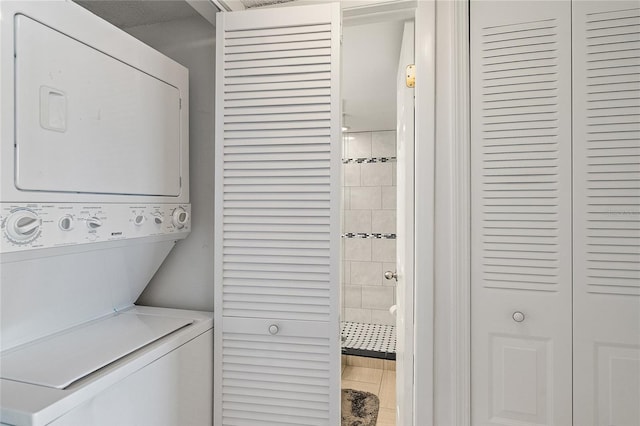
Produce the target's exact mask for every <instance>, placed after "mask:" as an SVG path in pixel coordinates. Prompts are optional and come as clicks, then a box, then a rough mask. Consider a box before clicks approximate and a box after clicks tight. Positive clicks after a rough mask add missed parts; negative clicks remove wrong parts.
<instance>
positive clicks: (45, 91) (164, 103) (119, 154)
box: [15, 15, 186, 196]
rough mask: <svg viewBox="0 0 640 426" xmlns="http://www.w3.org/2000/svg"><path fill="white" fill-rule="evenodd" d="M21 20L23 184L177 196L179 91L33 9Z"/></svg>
mask: <svg viewBox="0 0 640 426" xmlns="http://www.w3.org/2000/svg"><path fill="white" fill-rule="evenodd" d="M15 25H16V27H15V28H16V46H15V49H16V50H15V57H16V59H15V67H16V69H15V71H16V73H15V75H16V82H15V90H16V105H15V108H16V115H15V117H16V118H15V120H16V176H15V179H16V186H17V187H18V188H19V189H21V190H30V191H53V192H79V193H103V194H134V195H159V196H178V195H179V194H180V190H181V188H180V187H181V179H180V174H181V170H180V164H181V163H180V155H181V144H183V143H186V141H182V140H181V134H180V127H181V125H186V123H185V124H182V123H181V122H180V108H181V105H180V104H181V100H180V98H181V94H180V91H179V90H178V89H177V88H176V87H174V86H172V85H170V84H167V83H166V82H164V81H161V80H159V79H157V78H155V77H154V76H152V75H149V74H148V73H145V72H143V71H141V70H139V69H137V68H134V67H132V66H130V65H128V64H126V63H124V62H122V61H120V60H118V59H117V58H113V57H111V56H109V55H107V54H105V53H103V52H101V51H99V50H96V49H94V48H92V47H91V46H89V45H87V44H84V43H82V42H81V41H78V40H76V39H74V38H71V37H69V36H67V35H65V34H63V33H61V32H59V31H57V30H55V29H53V28H50V27H48V26H46V25H43V24H42V23H40V22H37V21H35V20H32V19H31V18H28V17H26V16H23V15H17V16H16V18H15Z"/></svg>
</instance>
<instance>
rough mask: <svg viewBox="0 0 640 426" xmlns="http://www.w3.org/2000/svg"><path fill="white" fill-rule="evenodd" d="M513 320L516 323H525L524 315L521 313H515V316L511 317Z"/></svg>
mask: <svg viewBox="0 0 640 426" xmlns="http://www.w3.org/2000/svg"><path fill="white" fill-rule="evenodd" d="M511 317H512V318H513V320H514V321H515V322H522V321H524V314H523V313H522V312H520V311H516V312H514V313H513V315H512V316H511Z"/></svg>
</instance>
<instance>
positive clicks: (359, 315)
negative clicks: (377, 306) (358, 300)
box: [343, 308, 371, 324]
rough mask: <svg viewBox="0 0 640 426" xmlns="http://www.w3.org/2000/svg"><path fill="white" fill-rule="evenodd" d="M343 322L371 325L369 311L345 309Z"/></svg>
mask: <svg viewBox="0 0 640 426" xmlns="http://www.w3.org/2000/svg"><path fill="white" fill-rule="evenodd" d="M343 320H344V321H353V322H363V323H365V324H370V323H371V309H358V308H345V310H344V318H343Z"/></svg>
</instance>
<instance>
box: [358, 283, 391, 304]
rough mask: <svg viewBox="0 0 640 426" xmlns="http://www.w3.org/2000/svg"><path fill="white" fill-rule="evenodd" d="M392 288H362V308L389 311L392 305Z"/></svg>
mask: <svg viewBox="0 0 640 426" xmlns="http://www.w3.org/2000/svg"><path fill="white" fill-rule="evenodd" d="M393 291H394V290H393V288H391V287H382V286H375V287H374V286H362V307H363V308H365V309H367V308H368V309H389V308H390V307H391V305H393Z"/></svg>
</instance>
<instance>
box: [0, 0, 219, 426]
mask: <svg viewBox="0 0 640 426" xmlns="http://www.w3.org/2000/svg"><path fill="white" fill-rule="evenodd" d="M0 65H1V66H0V177H1V179H0V293H1V294H2V297H1V298H0V424H2V425H12V426H13V425H15V426H23V425H26V426H41V425H49V426H54V425H55V426H76V425H78V426H79V425H82V426H86V425H92V426H106V425H109V426H111V425H119V426H129V425H147V424H149V425H154V426H165V425H166V426H173V425H189V424H192V425H204V424H211V423H212V421H211V419H212V410H213V408H212V401H213V395H212V389H213V388H212V386H213V384H212V374H213V371H212V368H213V367H212V365H213V333H212V327H213V314H212V313H208V312H196V311H184V310H177V309H168V308H153V307H142V306H135V305H134V302H135V301H136V299H137V298H138V296H139V295H140V293H141V292H142V290H143V289H144V287H145V286H146V285H147V284H148V283H149V280H150V279H151V278H152V276H153V274H154V273H155V272H156V271H157V270H158V268H159V267H160V265H161V264H162V262H163V261H164V259H165V258H166V256H167V255H168V254H169V252H170V251H171V249H172V247H173V246H174V245H175V243H176V242H177V241H178V240H180V239H183V238H186V237H187V236H188V234H189V232H190V207H191V206H190V204H189V163H188V155H189V152H188V136H189V134H188V128H189V123H188V117H189V111H188V105H189V99H188V94H189V82H188V70H187V69H186V68H184V67H183V66H181V65H180V64H178V63H177V62H175V61H173V60H171V59H169V58H167V57H166V56H164V55H162V54H160V53H159V52H157V51H155V50H153V49H151V48H150V47H148V46H146V45H144V44H143V43H141V42H140V41H138V40H136V39H134V38H133V37H131V36H129V35H127V34H125V33H124V32H122V31H120V30H118V29H117V28H115V27H113V26H112V25H110V24H109V23H107V22H106V21H103V20H102V19H100V18H98V17H96V16H95V15H93V14H91V13H90V12H88V11H86V10H85V9H83V8H82V7H80V6H78V5H76V4H75V3H73V2H71V1H48V2H24V1H17V2H5V1H3V2H0Z"/></svg>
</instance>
